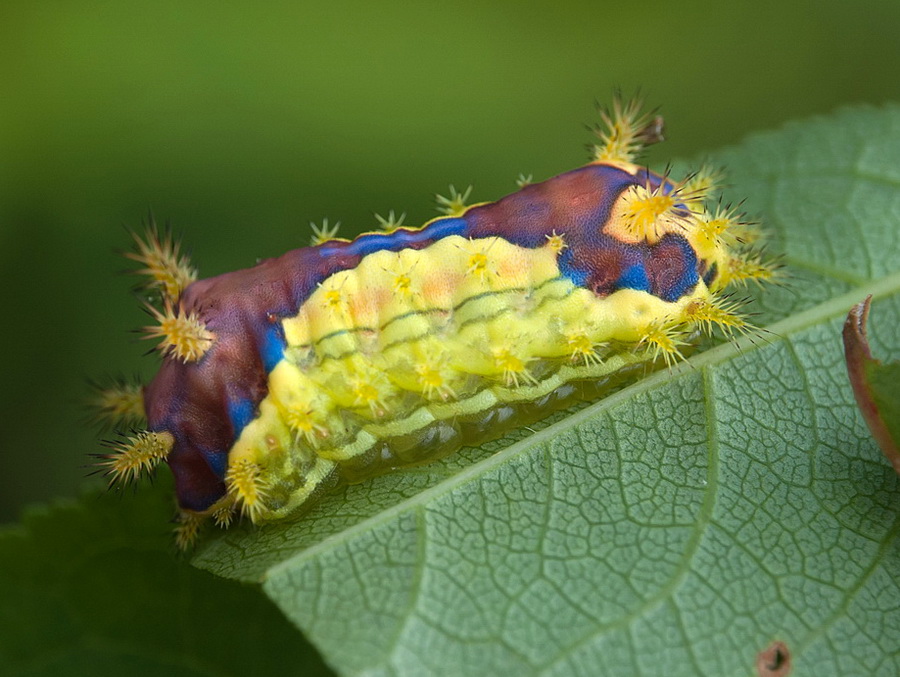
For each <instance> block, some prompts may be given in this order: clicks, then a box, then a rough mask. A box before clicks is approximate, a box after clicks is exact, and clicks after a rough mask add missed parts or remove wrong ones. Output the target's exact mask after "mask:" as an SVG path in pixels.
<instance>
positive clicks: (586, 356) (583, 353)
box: [565, 329, 602, 367]
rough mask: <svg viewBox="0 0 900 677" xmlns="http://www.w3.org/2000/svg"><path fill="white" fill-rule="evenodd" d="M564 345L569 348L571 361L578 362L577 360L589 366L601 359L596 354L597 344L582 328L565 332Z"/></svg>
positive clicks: (598, 362)
mask: <svg viewBox="0 0 900 677" xmlns="http://www.w3.org/2000/svg"><path fill="white" fill-rule="evenodd" d="M565 338H566V345H567V346H568V348H569V351H570V352H569V355H570V356H571V358H572V361H573V362H578V361H579V360H581V361H583V362H584V365H585V366H586V367H587V366H590V365H592V364H594V365H596V364H600V362H602V360H601V359H600V356H599V355H598V354H597V345H598V344H596V343H594V342H593V341H592V340H591V337H590V335H589V334H588V333H587V332H586V331H584V330H583V329H577V330H575V331H573V332H570V333H568V334H566V337H565Z"/></svg>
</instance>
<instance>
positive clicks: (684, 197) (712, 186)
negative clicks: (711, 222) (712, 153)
mask: <svg viewBox="0 0 900 677" xmlns="http://www.w3.org/2000/svg"><path fill="white" fill-rule="evenodd" d="M723 175H724V173H723V172H722V170H721V169H716V168H713V167H710V166H708V165H704V166H703V167H701V168H700V169H698V170H697V171H696V172H694V173H693V174H691V175H690V176H688V177H687V178H686V179H685V180H684V182H683V183H682V184H681V189H680V193H681V201H682V202H683V203H684V204H685V205H686V206H687V207H688V208H689V209H691V210H692V211H696V212H698V213H702V212H704V211H705V209H704V204H705V203H706V202H707V201H708V200H710V199H711V198H712V196H713V195H714V194H715V193H716V192H717V191H718V190H719V186H720V183H721V181H722V177H723Z"/></svg>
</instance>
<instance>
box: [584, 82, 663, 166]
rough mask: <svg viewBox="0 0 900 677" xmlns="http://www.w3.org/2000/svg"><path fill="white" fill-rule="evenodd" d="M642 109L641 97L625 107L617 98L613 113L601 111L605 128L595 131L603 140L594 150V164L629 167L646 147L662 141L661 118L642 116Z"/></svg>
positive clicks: (629, 102) (598, 128) (632, 100)
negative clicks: (621, 164)
mask: <svg viewBox="0 0 900 677" xmlns="http://www.w3.org/2000/svg"><path fill="white" fill-rule="evenodd" d="M642 105H643V101H642V100H641V99H640V98H639V97H634V98H632V99H631V100H630V101H628V102H627V103H624V102H623V100H622V98H621V97H620V96H616V98H615V99H614V101H613V105H612V110H609V109H601V110H600V118H601V120H602V124H601V125H600V126H599V127H597V128H596V129H595V130H594V133H595V134H596V135H597V136H598V137H599V138H600V143H598V144H596V145H595V146H594V148H593V151H594V161H595V162H620V163H630V162H633V161H634V159H635V158H636V157H637V155H638V154H639V153H640V152H641V151H642V150H643V148H644V146H645V145H648V144H651V143H656V142H658V141H661V140H662V131H663V129H662V128H663V120H662V118H661V117H659V116H653V115H650V114H647V113H643V112H641V107H642Z"/></svg>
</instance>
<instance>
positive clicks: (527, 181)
mask: <svg viewBox="0 0 900 677" xmlns="http://www.w3.org/2000/svg"><path fill="white" fill-rule="evenodd" d="M532 183H534V176H533V175H532V174H528V175H527V176H526V175H525V174H519V176H518V177H516V185H517V186H518V187H519V188H524V187H525V186H530V185H531V184H532Z"/></svg>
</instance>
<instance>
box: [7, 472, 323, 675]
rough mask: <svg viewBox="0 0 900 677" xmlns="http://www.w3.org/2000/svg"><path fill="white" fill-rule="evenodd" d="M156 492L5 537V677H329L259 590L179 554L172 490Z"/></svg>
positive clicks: (57, 516) (71, 507)
mask: <svg viewBox="0 0 900 677" xmlns="http://www.w3.org/2000/svg"><path fill="white" fill-rule="evenodd" d="M165 484H168V485H171V482H166V483H165ZM145 489H149V487H146V488H145ZM156 489H157V490H155V491H149V490H148V491H143V490H142V491H141V492H138V493H137V494H136V495H135V496H126V497H124V498H123V499H121V500H120V498H119V497H116V496H114V495H112V494H107V495H102V494H100V493H99V492H91V493H90V494H88V495H86V496H84V497H83V498H82V499H81V500H79V501H77V502H75V501H73V502H68V503H61V504H59V505H55V506H53V507H51V508H41V509H32V510H31V511H30V512H28V513H27V514H26V516H25V519H24V523H23V525H21V526H20V527H16V528H15V529H8V530H5V531H2V532H0V674H2V675H4V677H17V676H20V675H21V676H24V675H28V676H29V677H38V676H40V675H47V676H48V677H49V676H50V675H53V676H56V675H65V676H66V677H69V676H76V675H91V676H92V677H94V676H98V675H129V676H133V675H173V676H175V675H177V676H178V677H188V676H192V675H196V676H200V675H202V676H203V677H210V676H212V675H235V676H238V675H240V676H241V677H246V675H322V676H325V675H329V674H332V673H331V672H330V671H329V670H328V669H327V668H326V667H325V666H324V665H323V664H322V661H321V659H320V658H319V656H318V655H317V654H316V652H315V650H314V649H313V648H312V647H311V646H309V645H308V644H306V643H305V642H304V641H303V640H302V638H301V637H300V636H299V635H298V634H297V633H296V631H295V630H294V629H293V627H291V625H290V624H289V623H288V622H287V621H286V620H285V619H284V617H283V616H282V615H281V614H280V613H279V612H278V610H277V609H276V608H275V607H274V606H273V605H272V604H271V602H269V601H268V600H267V599H265V597H263V596H262V595H260V594H259V590H258V589H257V588H254V587H251V586H246V585H241V584H239V583H236V582H233V581H225V580H222V579H221V578H216V577H215V576H212V575H210V574H208V573H206V572H203V571H198V570H197V569H195V568H193V567H191V566H190V565H189V564H188V563H187V562H186V561H184V560H183V559H179V558H178V557H177V556H176V555H175V553H174V548H173V545H172V534H171V529H170V528H168V527H167V524H166V523H167V521H168V520H169V519H171V516H172V512H173V510H172V504H171V491H172V488H171V486H167V487H163V488H156Z"/></svg>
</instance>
